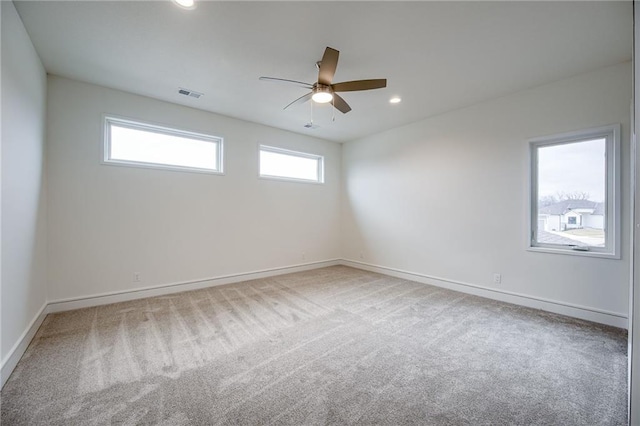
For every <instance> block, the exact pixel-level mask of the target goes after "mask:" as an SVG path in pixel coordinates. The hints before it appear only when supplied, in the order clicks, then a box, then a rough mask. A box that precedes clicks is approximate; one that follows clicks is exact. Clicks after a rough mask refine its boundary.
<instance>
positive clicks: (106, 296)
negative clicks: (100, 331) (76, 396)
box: [49, 259, 340, 313]
mask: <svg viewBox="0 0 640 426" xmlns="http://www.w3.org/2000/svg"><path fill="white" fill-rule="evenodd" d="M339 264H340V259H331V260H323V261H319V262H309V263H302V264H298V265H292V266H283V267H279V268H270V269H262V270H259V271H251V272H243V273H238V274H231V275H223V276H219V277H213V278H203V279H198V280H191V281H183V282H176V283H170V284H162V285H158V286H151V287H144V288H137V289H133V290H124V291H114V292H110V293H102V294H96V295H92V296H85V297H74V298H70V299H59V300H53V301H50V302H49V312H50V313H54V312H64V311H71V310H73V309H82V308H89V307H92V306H99V305H108V304H110V303H118V302H126V301H129V300H135V299H145V298H147V297H155V296H164V295H167V294H172V293H180V292H182V291H190V290H200V289H203V288H207V287H214V286H218V285H224V284H232V283H237V282H240V281H248V280H255V279H260V278H266V277H272V276H276V275H283V274H291V273H294V272H302V271H308V270H311V269H318V268H324V267H327V266H335V265H339Z"/></svg>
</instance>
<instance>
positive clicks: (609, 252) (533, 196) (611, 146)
mask: <svg viewBox="0 0 640 426" xmlns="http://www.w3.org/2000/svg"><path fill="white" fill-rule="evenodd" d="M620 137H621V126H620V124H611V125H608V126H602V127H594V128H590V129H585V130H578V131H574V132H568V133H561V134H556V135H552V136H544V137H540V138H534V139H530V140H529V168H530V173H529V178H530V180H529V221H528V225H529V226H528V232H527V235H528V238H527V240H528V243H527V249H528V250H530V251H537V252H545V253H557V254H568V255H576V256H587V257H604V258H611V259H620V240H621V238H620V214H621V210H620V174H621V168H620ZM593 139H605V155H606V162H605V180H606V181H605V201H604V203H605V207H604V208H605V220H604V230H605V246H604V247H589V248H588V251H582V250H580V249H579V248H578V247H577V245H576V246H573V245H560V244H544V243H539V242H537V241H536V235H537V227H538V148H540V147H545V146H551V145H562V144H567V143H573V142H580V141H588V140H593Z"/></svg>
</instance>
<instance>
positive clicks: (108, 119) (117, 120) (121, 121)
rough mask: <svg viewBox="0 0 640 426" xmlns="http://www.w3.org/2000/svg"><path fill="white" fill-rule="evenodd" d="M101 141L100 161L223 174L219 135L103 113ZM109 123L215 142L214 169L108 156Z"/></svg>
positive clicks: (138, 166)
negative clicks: (215, 165) (215, 164)
mask: <svg viewBox="0 0 640 426" xmlns="http://www.w3.org/2000/svg"><path fill="white" fill-rule="evenodd" d="M102 123H103V143H102V158H101V163H102V164H107V165H114V166H125V167H137V168H144V169H160V170H169V171H181V172H191V173H207V174H214V175H223V174H224V158H223V153H224V139H223V138H222V137H220V136H213V135H208V134H205V133H198V132H193V131H190V130H183V129H176V128H173V127H167V126H163V125H159V124H154V123H149V122H145V121H142V120H135V119H131V118H125V117H119V116H115V115H106V114H105V115H103V120H102ZM111 124H115V125H117V126H119V127H126V128H129V129H135V130H142V131H145V132H151V133H159V134H164V135H169V136H180V137H184V138H189V139H197V140H201V141H204V142H210V143H215V144H216V149H217V160H218V161H217V167H216V169H206V168H201V167H189V166H176V165H171V164H160V163H148V162H143V161H130V160H119V159H113V158H110V153H111Z"/></svg>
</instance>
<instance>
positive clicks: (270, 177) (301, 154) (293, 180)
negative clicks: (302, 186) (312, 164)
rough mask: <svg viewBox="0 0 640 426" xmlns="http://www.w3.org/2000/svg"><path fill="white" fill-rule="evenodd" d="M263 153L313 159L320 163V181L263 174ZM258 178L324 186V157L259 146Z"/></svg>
mask: <svg viewBox="0 0 640 426" xmlns="http://www.w3.org/2000/svg"><path fill="white" fill-rule="evenodd" d="M262 151H266V152H274V153H276V154H285V155H291V156H294V157H302V158H311V159H313V160H317V161H318V180H313V179H299V178H292V177H284V176H273V175H266V174H262V172H261V168H260V153H261V152H262ZM258 177H260V178H261V179H274V180H284V181H289V182H301V183H312V184H319V185H322V184H324V156H322V155H318V154H311V153H308V152H300V151H292V150H290V149H284V148H278V147H275V146H269V145H262V144H260V145H259V146H258Z"/></svg>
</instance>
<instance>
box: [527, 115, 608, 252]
mask: <svg viewBox="0 0 640 426" xmlns="http://www.w3.org/2000/svg"><path fill="white" fill-rule="evenodd" d="M529 145H530V150H531V212H530V214H531V217H530V223H531V230H530V235H531V240H530V244H529V247H530V248H531V249H532V250H536V251H548V252H556V253H574V254H582V255H587V256H600V257H615V258H619V252H620V250H619V244H620V230H619V226H620V224H619V222H620V221H619V214H620V213H619V208H620V196H619V188H620V186H619V184H620V170H619V150H620V125H612V126H606V127H600V128H597V129H589V130H584V131H578V132H572V133H565V134H561V135H555V136H550V137H544V138H537V139H534V140H531V141H530V142H529Z"/></svg>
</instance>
